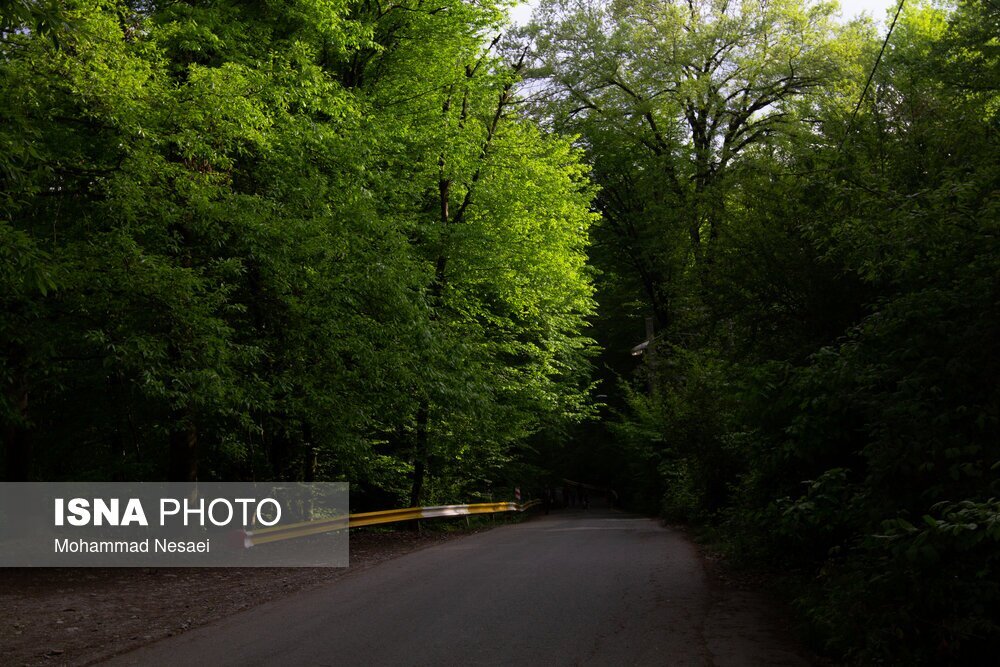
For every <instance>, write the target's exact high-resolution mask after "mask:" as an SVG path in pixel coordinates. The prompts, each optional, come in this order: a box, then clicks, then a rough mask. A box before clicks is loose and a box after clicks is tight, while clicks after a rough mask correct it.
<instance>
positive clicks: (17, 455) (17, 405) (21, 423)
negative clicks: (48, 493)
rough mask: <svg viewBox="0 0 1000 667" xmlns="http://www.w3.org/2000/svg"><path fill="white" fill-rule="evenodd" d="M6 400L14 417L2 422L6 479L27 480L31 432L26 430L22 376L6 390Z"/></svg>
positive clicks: (29, 467) (26, 416)
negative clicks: (11, 407) (12, 408)
mask: <svg viewBox="0 0 1000 667" xmlns="http://www.w3.org/2000/svg"><path fill="white" fill-rule="evenodd" d="M8 400H9V401H10V403H11V404H12V405H13V407H14V413H15V417H14V418H13V419H11V420H8V421H7V423H6V424H4V429H3V442H4V464H5V466H6V470H7V475H6V478H7V481H9V482H27V481H28V480H30V479H31V463H32V458H33V455H32V454H33V453H32V443H31V433H30V431H29V430H28V426H27V424H28V388H27V383H26V382H25V381H24V380H23V378H21V379H19V380H18V381H15V383H14V386H13V387H11V388H10V390H9V391H8Z"/></svg>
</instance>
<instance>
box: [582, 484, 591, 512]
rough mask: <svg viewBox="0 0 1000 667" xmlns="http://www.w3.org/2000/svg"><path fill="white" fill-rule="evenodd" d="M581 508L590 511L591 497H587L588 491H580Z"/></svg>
mask: <svg viewBox="0 0 1000 667" xmlns="http://www.w3.org/2000/svg"><path fill="white" fill-rule="evenodd" d="M580 507H582V508H583V509H590V496H589V495H587V490H586V489H580Z"/></svg>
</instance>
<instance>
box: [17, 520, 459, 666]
mask: <svg viewBox="0 0 1000 667" xmlns="http://www.w3.org/2000/svg"><path fill="white" fill-rule="evenodd" d="M464 534H468V533H467V532H430V531H425V532H421V533H417V532H413V531H408V530H397V531H391V532H371V531H357V532H353V533H352V534H351V538H350V540H351V542H350V556H351V560H350V563H351V565H350V567H349V568H156V569H149V568H135V569H130V568H11V569H0V609H2V610H3V612H2V614H0V664H3V665H89V664H94V663H97V662H100V661H102V660H105V659H107V658H110V657H112V656H114V655H118V654H120V653H124V652H126V651H130V650H133V649H135V648H138V647H140V646H143V645H145V644H148V643H151V642H154V641H157V640H160V639H163V638H164V637H170V636H173V635H176V634H180V633H182V632H185V631H187V630H190V629H192V628H196V627H198V626H201V625H204V624H206V623H209V622H211V621H215V620H218V619H219V618H223V617H226V616H229V615H231V614H235V613H237V612H240V611H243V610H246V609H249V608H251V607H255V606H257V605H260V604H263V603H265V602H268V601H271V600H274V599H276V598H279V597H283V596H286V595H289V594H292V593H295V592H298V591H304V590H307V589H310V588H315V587H317V586H321V585H323V584H326V583H328V582H331V581H333V580H335V579H339V578H341V577H344V576H349V575H350V574H352V573H354V572H357V571H359V570H364V569H367V568H369V567H371V566H373V565H377V564H378V563H381V562H384V561H387V560H391V559H393V558H396V557H397V556H401V555H403V554H406V553H410V552H412V551H415V550H417V549H421V548H424V547H427V546H430V545H433V544H439V543H441V542H443V541H447V540H451V539H455V538H457V537H460V536H462V535H464Z"/></svg>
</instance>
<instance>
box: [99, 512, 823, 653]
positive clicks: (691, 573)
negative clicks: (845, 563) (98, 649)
mask: <svg viewBox="0 0 1000 667" xmlns="http://www.w3.org/2000/svg"><path fill="white" fill-rule="evenodd" d="M113 664H122V665H125V664H129V665H189V664H190V665H194V664H198V665H279V664H280V665H514V664H517V665H529V666H533V665H615V666H617V665H720V666H722V665H768V666H778V665H808V664H809V662H808V661H807V660H806V659H805V658H803V657H802V656H801V655H800V654H798V653H797V652H796V649H795V647H794V645H793V644H791V643H789V641H788V639H787V637H786V636H785V635H784V634H783V633H782V632H780V631H779V630H778V627H777V626H776V624H775V621H774V620H773V615H772V614H771V613H770V611H769V609H768V608H767V605H766V604H765V603H764V602H763V601H762V600H760V599H759V598H756V597H755V596H753V595H751V594H748V593H745V592H741V591H735V590H729V589H725V588H723V587H721V586H718V585H712V584H711V583H710V581H709V580H708V579H707V578H706V575H705V572H704V568H703V565H702V562H701V560H700V558H699V555H698V553H697V551H696V550H695V548H694V547H693V546H692V545H691V543H690V542H688V541H687V539H685V538H684V537H683V536H682V535H681V534H679V533H677V532H676V531H672V530H670V529H667V528H663V527H661V526H660V525H659V524H658V523H657V522H656V521H653V520H651V519H646V518H641V517H636V516H633V515H628V514H622V513H616V512H610V511H606V510H603V511H602V510H590V511H581V510H577V511H563V512H553V513H552V514H550V515H549V516H544V517H538V518H536V519H533V520H531V521H527V522H524V523H521V524H515V525H509V526H503V527H500V528H497V529H495V530H492V531H488V532H483V533H478V534H475V535H470V536H468V537H464V538H461V539H455V540H450V541H448V542H445V543H442V544H439V545H437V546H433V547H429V548H427V549H423V550H420V551H417V552H414V553H410V554H407V555H405V556H402V557H400V558H396V559H394V560H391V561H388V562H386V563H383V564H380V565H377V566H374V567H372V568H370V569H365V570H361V571H358V572H355V573H350V574H348V576H346V577H343V578H341V579H338V580H337V581H335V582H333V583H331V584H328V585H326V586H324V587H321V588H318V589H314V590H311V591H306V592H303V593H299V594H296V595H292V596H289V597H287V598H283V599H281V600H278V601H275V602H271V603H268V604H265V605H262V606H259V607H255V608H254V609H251V610H249V611H246V612H243V613H240V614H236V615H234V616H229V617H226V618H224V619H222V620H220V621H218V622H215V623H213V624H210V625H207V626H203V627H201V628H199V629H196V630H193V631H191V632H187V633H185V634H182V635H178V636H176V637H171V638H169V639H166V640H163V641H161V642H157V643H155V644H151V645H149V646H147V647H144V648H142V649H139V650H138V651H134V652H132V653H128V654H125V655H122V656H119V657H118V658H116V659H115V660H114V661H113Z"/></svg>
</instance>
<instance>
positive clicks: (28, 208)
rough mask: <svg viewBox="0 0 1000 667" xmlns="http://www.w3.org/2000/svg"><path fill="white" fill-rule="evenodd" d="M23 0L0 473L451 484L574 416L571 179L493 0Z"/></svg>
mask: <svg viewBox="0 0 1000 667" xmlns="http://www.w3.org/2000/svg"><path fill="white" fill-rule="evenodd" d="M45 7H48V6H47V5H45V6H43V5H36V4H34V3H26V4H23V5H22V4H18V3H15V4H14V5H11V7H8V6H7V5H4V12H5V13H4V23H3V26H2V29H3V34H2V36H0V37H2V41H0V186H2V187H0V191H2V199H0V284H2V287H0V299H2V302H3V303H2V313H3V316H2V318H0V385H2V392H0V396H2V398H0V420H2V424H3V429H4V430H3V438H4V453H5V455H4V459H3V465H4V471H5V476H6V478H7V479H88V478H97V479H100V478H114V479H131V478H140V479H158V478H171V479H197V478H201V479H227V480H229V479H250V478H254V479H307V480H308V479H341V478H346V479H349V480H350V481H352V482H353V483H354V484H355V485H356V486H355V489H356V491H358V492H359V493H360V494H361V495H360V496H358V498H360V500H361V501H362V503H364V504H368V505H369V506H382V507H384V506H386V505H388V504H391V503H397V502H405V501H406V500H408V496H410V495H412V496H413V500H414V501H426V500H461V501H467V500H470V499H472V498H473V497H475V494H487V493H490V492H491V489H493V488H496V489H497V491H498V492H499V493H505V491H504V488H505V487H506V485H507V484H509V483H512V482H515V481H518V480H517V478H516V477H515V475H516V474H519V473H518V472H517V468H516V466H515V463H517V461H519V460H521V459H523V457H522V456H521V455H520V454H521V451H522V449H523V448H524V447H525V446H526V444H527V443H529V442H531V443H532V444H533V446H542V445H544V444H545V442H540V441H539V439H538V436H537V434H539V433H542V432H544V433H546V434H548V436H547V438H548V439H549V440H551V439H552V438H555V437H556V436H555V435H554V434H557V433H559V432H560V430H561V429H564V427H565V425H566V424H568V423H571V422H572V421H574V420H576V419H579V418H580V417H581V416H583V415H584V414H585V413H586V394H587V391H588V387H589V380H588V371H587V368H588V364H587V361H586V357H587V355H588V354H589V353H588V349H589V348H590V345H591V344H590V342H589V340H588V339H587V338H586V337H585V336H583V335H582V334H581V331H582V328H583V326H584V318H585V317H586V316H587V315H588V313H589V312H590V311H591V309H592V301H591V292H592V288H591V286H590V278H589V275H588V272H587V269H586V267H585V247H586V242H587V229H588V227H589V226H590V224H591V222H592V219H593V214H592V213H591V212H590V199H591V197H592V191H591V189H590V186H589V185H588V182H587V180H586V170H585V168H584V167H583V166H582V165H581V161H580V158H579V155H578V151H576V150H574V149H573V148H571V146H570V144H569V143H568V142H567V141H566V140H564V139H560V138H558V137H556V136H552V135H549V134H546V133H543V132H541V131H539V130H538V129H536V128H535V127H534V125H533V124H531V123H530V122H528V121H526V120H523V119H521V118H520V117H519V116H518V115H517V114H516V113H514V111H513V107H512V105H513V102H514V96H513V89H512V86H513V83H514V81H515V78H516V77H517V71H516V70H517V68H518V67H519V64H518V62H517V61H516V60H515V61H513V62H507V61H505V60H504V59H503V58H502V57H501V56H499V55H498V53H497V49H496V48H494V47H495V44H493V45H491V44H490V41H491V40H492V39H493V38H494V37H495V36H496V35H498V34H499V33H500V31H502V30H503V29H504V21H505V14H504V8H503V6H502V5H500V4H493V3H480V4H477V5H475V6H473V5H469V4H467V3H464V2H461V1H460V0H444V1H443V2H440V3H436V4H435V5H434V7H433V8H430V7H427V6H426V5H425V4H424V3H422V2H420V1H419V0H416V1H413V2H409V1H405V2H398V3H391V4H389V3H386V4H382V3H377V2H354V1H349V0H290V1H287V2H284V1H282V2H271V1H266V2H241V1H239V0H220V1H214V0H213V1H209V0H206V1H204V2H202V1H193V2H164V3H160V2H152V3H145V2H142V3H140V2H127V1H124V0H122V1H116V0H92V1H91V0H81V1H80V2H71V3H67V4H64V5H54V6H53V8H52V10H51V11H55V12H57V16H58V20H55V21H52V20H50V21H47V22H45V25H44V26H41V27H40V26H39V24H38V22H37V21H36V20H35V19H36V18H37V17H36V15H35V14H33V13H32V12H28V11H27V10H28V9H33V10H38V11H42V10H45V11H49V10H47V9H45ZM8 10H11V11H8ZM22 10H24V11H22ZM41 28H44V29H41ZM532 436H534V439H533V440H532Z"/></svg>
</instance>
